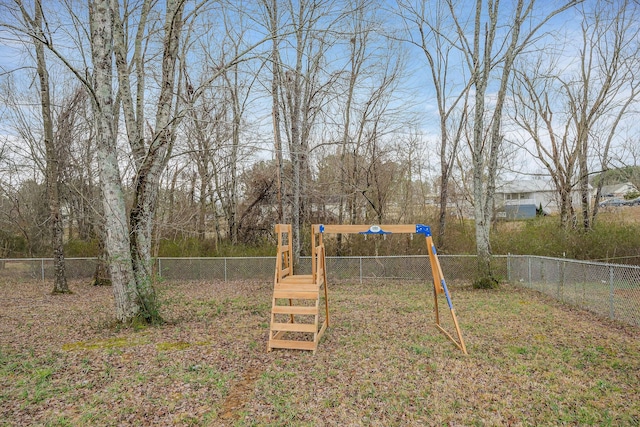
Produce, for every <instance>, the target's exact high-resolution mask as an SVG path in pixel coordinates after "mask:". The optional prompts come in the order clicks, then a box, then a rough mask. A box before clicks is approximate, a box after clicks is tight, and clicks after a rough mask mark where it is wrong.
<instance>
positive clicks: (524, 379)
mask: <svg viewBox="0 0 640 427" xmlns="http://www.w3.org/2000/svg"><path fill="white" fill-rule="evenodd" d="M429 285H430V284H424V283H404V282H399V281H393V282H390V283H370V284H362V285H361V284H348V283H345V284H339V285H330V288H329V290H330V291H329V301H330V311H331V313H330V319H331V325H330V327H329V328H328V330H327V332H326V334H325V336H324V338H323V340H322V342H321V344H320V347H319V348H318V351H317V352H316V354H315V355H314V354H312V353H311V352H302V351H290V350H274V351H272V352H270V353H267V352H266V339H267V334H268V321H269V312H270V302H271V292H272V284H270V283H255V282H253V283H244V282H237V283H236V282H229V283H165V284H163V287H164V288H165V289H164V292H165V295H166V298H165V303H164V304H165V305H164V308H165V311H164V313H166V314H163V316H164V317H166V320H167V321H166V322H165V323H164V324H162V325H159V326H154V327H148V328H146V329H145V330H144V332H142V333H141V332H137V331H135V330H134V329H133V328H123V329H121V330H119V331H117V336H112V335H113V334H114V332H113V328H112V327H111V326H108V325H106V324H104V318H103V317H100V318H99V319H92V317H91V316H85V317H80V316H78V315H77V313H94V312H98V311H99V308H100V307H103V306H105V305H107V304H109V303H110V302H111V301H110V298H112V297H111V296H110V294H109V293H106V292H104V291H103V290H102V289H99V288H95V287H91V286H88V285H81V284H78V285H74V288H75V289H77V290H78V292H77V294H78V295H81V296H82V297H81V298H75V299H73V300H71V299H66V300H64V301H63V300H61V299H57V298H55V297H51V296H48V297H47V300H46V302H47V303H46V304H42V303H41V301H42V300H38V301H39V302H38V303H37V304H36V302H37V301H35V300H34V304H32V305H31V306H28V307H29V309H25V307H27V305H25V302H24V301H28V300H29V299H30V298H31V299H34V298H35V297H34V296H33V295H37V293H33V289H30V288H29V287H28V285H25V286H26V288H20V287H14V288H9V287H0V292H4V294H0V312H2V313H3V314H4V315H5V316H6V319H7V321H6V322H3V323H0V408H1V410H2V411H3V412H2V416H3V418H4V419H3V422H4V423H6V424H7V425H20V424H24V423H25V420H29V421H28V423H30V424H34V425H97V426H102V425H105V426H106V425H132V424H137V425H144V424H148V423H149V422H150V421H149V420H154V422H157V423H158V424H162V425H201V426H205V425H233V426H281V425H296V426H315V425H385V426H387V425H389V426H401V425H559V424H560V425H564V424H566V425H638V424H640V418H639V415H638V414H640V378H639V377H638V375H637V373H638V372H640V332H639V331H638V329H637V328H633V327H627V326H620V325H617V324H611V323H609V322H608V321H606V320H602V319H600V318H598V317H595V316H594V315H593V314H590V313H586V312H580V311H578V310H575V309H569V308H566V307H564V306H562V305H560V304H556V303H550V302H549V301H548V300H547V299H545V297H543V296H541V295H539V294H537V293H534V292H529V291H525V290H521V289H518V288H514V287H511V286H509V285H503V286H501V288H500V289H492V290H474V289H472V288H471V286H465V287H462V288H460V287H455V286H452V287H451V289H450V291H451V295H452V300H453V304H454V307H455V309H456V313H457V315H458V319H459V322H460V326H461V329H462V333H463V336H464V339H465V342H466V344H467V349H468V351H469V355H468V356H465V355H463V354H462V353H461V352H460V351H459V350H458V349H457V348H456V347H455V346H453V344H452V343H451V342H449V341H448V340H447V338H446V337H445V336H444V335H443V334H442V333H440V332H439V331H438V330H437V329H436V328H435V327H434V325H433V322H434V314H433V295H432V293H431V290H430V288H429ZM33 286H39V285H33ZM20 292H25V293H24V295H22V296H20V295H19V293H20ZM29 292H31V293H29ZM16 293H18V294H16ZM439 298H440V299H439V302H440V315H441V323H442V326H443V327H444V328H445V329H446V330H448V331H450V332H452V333H453V330H454V329H453V328H454V326H453V323H452V321H451V318H450V315H449V312H448V309H447V305H446V302H445V301H444V299H443V297H439ZM16 301H19V303H16ZM98 317H99V316H98ZM27 323H29V324H31V325H32V327H31V328H29V329H27V328H22V327H20V325H24V324H27ZM43 325H46V327H43ZM99 325H103V326H102V327H101V326H99ZM60 349H62V350H64V351H60ZM0 424H2V423H0Z"/></svg>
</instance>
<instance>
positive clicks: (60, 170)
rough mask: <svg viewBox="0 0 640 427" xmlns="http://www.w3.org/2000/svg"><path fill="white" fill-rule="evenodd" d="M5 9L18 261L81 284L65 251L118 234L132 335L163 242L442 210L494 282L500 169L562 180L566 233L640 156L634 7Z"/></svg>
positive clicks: (176, 3)
mask: <svg viewBox="0 0 640 427" xmlns="http://www.w3.org/2000/svg"><path fill="white" fill-rule="evenodd" d="M0 13H1V18H0V25H1V27H2V32H1V34H0V37H2V38H3V40H4V41H6V45H7V47H6V55H5V56H4V57H5V58H6V59H4V60H3V62H2V74H1V77H0V85H1V87H0V96H1V99H2V103H1V105H2V109H1V110H0V114H1V116H0V120H1V123H2V132H1V133H2V140H1V141H0V142H1V144H2V145H1V147H0V148H1V151H0V153H1V157H0V189H1V194H0V215H1V218H0V221H1V224H2V227H1V230H0V234H1V235H0V241H1V243H2V248H1V249H2V251H3V253H2V254H0V255H5V256H6V255H8V254H15V253H18V252H21V254H23V255H42V254H44V253H47V252H48V253H52V254H53V255H54V256H55V258H56V260H57V262H56V271H57V274H56V285H55V290H56V291H57V292H66V291H67V290H68V288H67V287H66V283H65V281H64V253H63V250H62V247H63V246H62V245H63V242H88V241H93V242H98V243H97V244H98V245H99V247H100V248H101V250H100V252H101V253H104V261H105V262H104V264H103V266H104V267H105V269H106V274H107V275H108V276H109V278H110V280H111V281H112V283H113V284H114V296H115V298H116V313H117V317H118V319H119V320H122V321H127V320H129V319H131V318H135V317H142V318H145V319H147V320H153V319H154V317H155V316H156V315H157V313H155V311H154V308H153V307H154V304H155V303H154V301H155V294H154V290H153V286H152V285H151V283H152V280H151V277H152V271H151V266H152V259H153V256H155V255H157V251H158V247H159V245H160V243H161V242H162V241H163V239H181V238H195V239H199V240H207V241H210V242H211V244H213V245H214V246H215V245H217V244H220V243H225V244H241V243H242V244H256V243H260V242H262V241H264V240H265V239H268V238H269V237H270V236H271V233H272V230H273V224H274V223H277V222H286V223H289V222H290V223H292V224H293V230H294V233H293V234H294V252H295V253H296V254H297V255H299V254H300V253H301V252H303V251H304V246H303V245H302V244H301V230H304V229H306V228H307V226H308V224H310V223H313V222H326V223H342V224H347V223H386V222H403V223H413V222H424V221H425V219H426V218H432V217H434V216H437V224H434V225H435V230H437V233H438V234H437V243H438V244H439V245H440V246H443V245H445V242H446V239H445V236H446V233H447V222H448V221H450V220H451V218H452V215H451V214H452V213H465V214H466V215H469V216H471V217H473V218H474V221H475V240H476V245H477V253H478V260H479V262H478V267H479V277H481V276H488V277H491V275H492V274H491V263H490V255H491V245H490V237H489V231H490V228H491V224H492V222H493V221H494V218H495V212H494V209H495V200H494V196H495V192H496V185H497V183H498V182H499V181H500V179H501V177H502V178H505V177H509V178H511V179H513V177H514V176H517V173H518V172H521V171H523V170H526V171H528V172H532V173H539V174H543V175H546V176H547V177H548V179H551V180H552V182H553V184H554V186H555V188H556V190H557V193H558V200H559V205H560V206H561V207H562V210H561V215H560V221H561V224H562V226H563V227H578V226H579V227H583V228H584V229H586V230H588V229H589V228H590V227H591V226H592V224H593V221H594V220H595V218H596V215H597V204H596V205H595V206H594V204H593V203H591V202H590V200H591V199H590V198H589V197H588V192H589V191H590V189H589V178H590V177H591V176H592V175H593V174H595V173H599V172H602V171H607V170H608V169H611V168H612V167H617V166H621V165H635V164H636V159H637V157H638V155H639V154H640V153H639V152H638V148H637V146H638V144H637V143H636V142H635V141H636V140H637V136H638V135H637V128H636V127H634V123H633V119H632V118H630V117H631V115H632V114H635V113H636V109H637V93H638V89H639V87H638V81H640V79H638V78H637V77H636V76H637V75H639V74H638V72H637V71H638V66H639V61H640V55H638V48H639V47H640V46H639V43H638V42H639V37H638V31H639V30H638V27H637V22H638V5H637V4H636V2H633V1H624V0H620V1H613V2H612V1H595V0H594V1H585V2H582V1H577V0H566V1H564V2H554V3H553V4H549V3H548V2H541V1H539V2H536V1H534V0H513V1H510V2H497V1H493V0H477V1H476V2H474V3H469V2H466V1H454V0H440V1H437V2H431V1H426V0H425V1H418V0H415V1H409V0H398V1H397V2H387V1H376V0H349V1H335V0H316V1H306V0H298V1H293V0H290V1H278V0H253V1H246V2H226V1H219V2H211V1H192V0H162V1H157V0H136V1H130V2H129V1H128V2H119V1H117V0H90V1H79V0H61V1H56V2H43V1H41V0H33V1H26V0H11V1H8V2H5V3H4V4H3V5H2V6H1V9H0ZM630 162H632V163H630ZM532 163H535V164H537V167H532ZM601 184H602V180H601V181H600V185H601ZM576 189H577V190H579V191H580V192H581V194H582V196H583V197H582V200H583V202H582V205H581V207H580V208H579V209H578V211H576V209H575V208H574V206H572V205H571V192H572V191H575V190H576ZM433 211H437V214H433ZM77 244H79V243H77ZM341 245H342V241H341V240H338V242H337V250H338V253H340V251H341V250H342V247H341ZM52 248H53V249H52Z"/></svg>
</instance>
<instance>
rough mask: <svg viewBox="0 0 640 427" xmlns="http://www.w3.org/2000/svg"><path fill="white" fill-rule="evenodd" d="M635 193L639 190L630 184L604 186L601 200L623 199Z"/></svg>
mask: <svg viewBox="0 0 640 427" xmlns="http://www.w3.org/2000/svg"><path fill="white" fill-rule="evenodd" d="M635 192H638V188H637V187H636V186H635V185H633V184H632V183H630V182H624V183H622V184H613V185H603V186H602V190H601V191H600V200H607V199H623V198H624V196H626V195H627V194H629V193H635Z"/></svg>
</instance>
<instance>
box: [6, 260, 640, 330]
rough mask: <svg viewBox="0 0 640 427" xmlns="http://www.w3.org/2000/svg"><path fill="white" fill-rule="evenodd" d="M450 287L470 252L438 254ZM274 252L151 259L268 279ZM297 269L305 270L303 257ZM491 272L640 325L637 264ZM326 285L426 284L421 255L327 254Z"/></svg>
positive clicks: (190, 269)
mask: <svg viewBox="0 0 640 427" xmlns="http://www.w3.org/2000/svg"><path fill="white" fill-rule="evenodd" d="M438 258H439V259H440V264H441V266H442V271H443V273H444V277H445V278H446V280H447V284H448V285H449V286H456V285H463V284H469V283H471V282H472V280H473V278H474V276H475V271H476V257H475V256H473V255H439V256H438ZM65 261H66V268H67V278H68V279H71V280H73V279H79V280H82V279H89V280H90V279H92V277H93V273H94V271H95V268H96V262H97V260H96V259H95V258H67V259H66V260H65ZM274 266H275V258H274V257H251V258H158V259H157V260H156V268H157V272H158V275H159V277H161V278H162V279H163V280H169V281H171V280H194V281H202V280H223V281H234V280H244V279H252V280H256V279H257V280H265V281H271V280H273V274H274ZM298 271H299V272H301V273H303V274H305V273H308V272H309V271H311V259H310V258H302V259H301V260H300V266H299V267H298ZM494 272H495V273H496V275H497V276H499V277H502V278H504V279H505V280H507V281H508V282H509V283H513V284H515V285H519V286H523V287H526V288H530V289H534V290H536V291H539V292H542V293H544V294H546V295H549V296H551V297H553V298H556V299H558V300H559V301H562V302H564V303H566V304H570V305H572V306H575V307H579V308H581V309H585V310H589V311H591V312H594V313H597V314H599V315H601V316H605V317H608V318H611V319H615V320H618V321H621V322H624V323H628V324H631V325H634V326H640V267H639V266H631V265H620V264H607V263H598V262H587V261H575V260H568V259H563V258H548V257H539V256H526V255H525V256H520V255H508V256H495V257H494ZM327 276H328V280H329V281H330V282H338V281H359V282H360V283H362V282H365V281H368V280H375V279H385V280H423V281H427V282H429V281H431V280H432V276H431V266H430V263H429V258H428V256H385V257H365V256H362V257H327ZM52 277H53V261H52V260H51V259H42V258H37V259H5V260H0V280H3V279H5V280H8V279H10V278H11V279H14V280H15V279H23V280H34V279H36V280H42V281H46V280H49V279H51V278H52Z"/></svg>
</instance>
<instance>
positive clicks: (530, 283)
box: [527, 255, 533, 288]
mask: <svg viewBox="0 0 640 427" xmlns="http://www.w3.org/2000/svg"><path fill="white" fill-rule="evenodd" d="M527 259H528V260H529V263H528V272H527V274H528V275H529V287H530V288H532V287H533V283H532V282H531V255H529V256H528V257H527Z"/></svg>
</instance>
